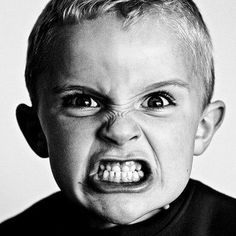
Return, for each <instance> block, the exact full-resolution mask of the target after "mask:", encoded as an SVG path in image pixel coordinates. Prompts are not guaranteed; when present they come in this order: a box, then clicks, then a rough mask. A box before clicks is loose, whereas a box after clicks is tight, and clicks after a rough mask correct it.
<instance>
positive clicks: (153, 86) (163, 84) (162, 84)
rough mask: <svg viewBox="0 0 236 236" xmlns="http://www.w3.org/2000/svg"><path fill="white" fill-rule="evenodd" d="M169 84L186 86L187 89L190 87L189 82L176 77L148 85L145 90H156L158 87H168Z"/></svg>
mask: <svg viewBox="0 0 236 236" xmlns="http://www.w3.org/2000/svg"><path fill="white" fill-rule="evenodd" d="M167 86H176V87H180V88H184V89H187V90H189V89H190V85H189V84H188V83H187V82H184V81H182V80H179V79H174V80H168V81H161V82H157V83H154V84H151V85H148V86H147V87H145V88H144V89H143V92H148V91H150V90H154V89H158V88H162V87H167Z"/></svg>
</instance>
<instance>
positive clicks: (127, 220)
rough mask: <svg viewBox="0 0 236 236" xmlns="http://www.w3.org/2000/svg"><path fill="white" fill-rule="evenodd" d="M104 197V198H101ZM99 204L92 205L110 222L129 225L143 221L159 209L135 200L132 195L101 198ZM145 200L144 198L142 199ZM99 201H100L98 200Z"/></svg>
mask: <svg viewBox="0 0 236 236" xmlns="http://www.w3.org/2000/svg"><path fill="white" fill-rule="evenodd" d="M101 199H103V200H101ZM99 201H100V202H99V204H97V205H93V206H91V207H92V208H93V210H94V211H95V212H96V213H97V214H98V215H100V216H101V217H102V218H103V219H105V221H106V222H107V223H108V224H109V223H110V224H115V225H128V224H133V223H137V222H139V221H143V220H145V219H147V218H149V217H151V216H152V215H153V214H155V213H156V212H158V211H159V210H155V211H152V210H149V209H148V207H150V205H149V206H147V205H146V204H145V203H140V202H139V201H135V197H134V198H132V196H119V195H118V196H114V197H111V196H110V197H109V199H108V198H107V197H104V198H100V200H99ZM142 202H144V200H143V201H142ZM96 203H98V202H96Z"/></svg>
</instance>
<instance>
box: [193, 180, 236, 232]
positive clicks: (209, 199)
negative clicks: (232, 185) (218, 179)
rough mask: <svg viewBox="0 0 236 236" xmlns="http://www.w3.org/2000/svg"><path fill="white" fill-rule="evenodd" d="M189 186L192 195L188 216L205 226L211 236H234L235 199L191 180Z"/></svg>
mask: <svg viewBox="0 0 236 236" xmlns="http://www.w3.org/2000/svg"><path fill="white" fill-rule="evenodd" d="M191 185H193V189H194V194H193V197H192V199H191V202H190V204H189V209H190V214H192V215H194V217H196V218H198V220H199V221H201V223H202V225H204V226H207V228H208V230H209V231H211V232H213V233H214V234H212V235H236V224H235V222H236V199H235V198H232V197H229V196H227V195H225V194H223V193H220V192H218V191H216V190H214V189H213V188H211V187H209V186H206V185H204V184H202V183H201V182H199V181H195V180H191ZM194 213H197V214H194ZM216 232H217V233H216ZM221 233H222V234H221Z"/></svg>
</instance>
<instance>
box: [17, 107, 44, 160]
mask: <svg viewBox="0 0 236 236" xmlns="http://www.w3.org/2000/svg"><path fill="white" fill-rule="evenodd" d="M16 118H17V122H18V125H19V126H20V129H21V131H22V133H23V134H24V136H25V139H26V140H27V142H28V144H29V145H30V147H31V148H32V149H33V151H34V152H35V153H36V154H37V155H38V156H40V157H48V149H47V141H46V137H45V135H44V133H43V130H42V128H41V125H40V122H39V119H38V115H37V112H36V111H35V110H34V109H33V108H32V107H28V106H27V105H25V104H20V105H19V106H18V107H17V109H16Z"/></svg>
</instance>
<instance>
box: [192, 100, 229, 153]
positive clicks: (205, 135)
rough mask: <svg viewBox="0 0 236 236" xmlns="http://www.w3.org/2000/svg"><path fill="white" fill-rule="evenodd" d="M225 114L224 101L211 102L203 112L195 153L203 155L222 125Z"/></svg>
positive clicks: (196, 138)
mask: <svg viewBox="0 0 236 236" xmlns="http://www.w3.org/2000/svg"><path fill="white" fill-rule="evenodd" d="M224 114H225V104H224V103H223V102H222V101H215V102H213V103H210V104H209V105H208V106H207V107H206V109H205V110H204V112H203V115H202V117H201V120H200V122H199V125H198V129H197V132H196V137H195V146H194V155H196V156H198V155H201V154H202V153H203V152H204V151H205V150H206V148H207V147H208V145H209V144H210V142H211V139H212V137H213V135H214V133H215V132H216V130H217V129H218V128H219V127H220V126H221V124H222V122H223V119H224Z"/></svg>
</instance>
